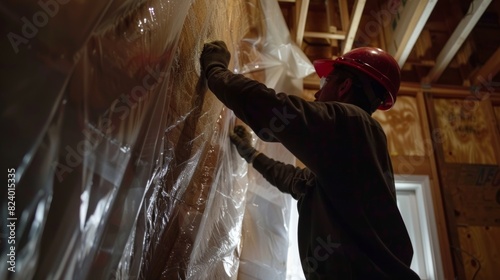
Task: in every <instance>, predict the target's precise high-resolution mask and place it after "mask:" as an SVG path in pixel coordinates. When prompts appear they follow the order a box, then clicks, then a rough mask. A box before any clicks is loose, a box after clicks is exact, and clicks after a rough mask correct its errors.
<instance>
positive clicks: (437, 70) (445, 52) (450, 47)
mask: <svg viewBox="0 0 500 280" xmlns="http://www.w3.org/2000/svg"><path fill="white" fill-rule="evenodd" d="M491 1H492V0H475V1H473V2H472V3H471V4H470V7H469V12H468V13H467V14H466V15H465V16H464V17H463V18H462V20H461V21H460V23H459V24H458V26H457V28H455V31H454V32H453V34H452V35H451V37H450V38H449V39H448V41H447V42H446V44H445V45H444V47H443V49H442V50H441V52H440V53H439V55H438V57H437V59H436V65H435V66H434V68H432V69H431V71H430V72H429V74H428V75H427V77H426V78H425V81H424V82H425V83H432V82H435V81H437V80H438V79H439V77H441V74H443V71H444V70H445V68H446V67H447V66H448V64H449V63H450V61H451V60H452V59H453V57H455V55H456V53H457V51H458V50H459V49H460V47H461V46H462V44H463V43H464V41H465V39H467V36H469V34H470V32H471V31H472V29H473V28H474V26H475V25H476V23H477V22H478V20H479V18H480V17H481V15H482V14H483V13H484V11H485V10H486V8H488V5H489V4H490V3H491Z"/></svg>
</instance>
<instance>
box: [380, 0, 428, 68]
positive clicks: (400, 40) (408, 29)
mask: <svg viewBox="0 0 500 280" xmlns="http://www.w3.org/2000/svg"><path fill="white" fill-rule="evenodd" d="M437 1H438V0H424V1H409V2H408V4H407V6H406V7H405V11H404V14H403V16H401V23H398V27H397V30H396V31H395V32H394V36H393V38H392V40H393V43H394V44H390V45H389V46H390V47H391V48H392V47H396V50H395V51H394V50H389V51H390V52H391V53H392V54H393V56H394V58H395V59H396V61H397V62H398V64H399V67H403V65H404V64H405V62H406V60H407V59H408V56H409V55H410V53H411V51H412V50H413V47H414V46H415V43H416V42H417V39H418V37H419V36H420V33H421V32H422V29H423V28H424V26H425V24H426V23H427V20H428V19H429V16H430V15H431V13H432V11H433V10H434V7H435V6H436V3H437ZM401 33H402V34H401ZM398 34H401V35H398Z"/></svg>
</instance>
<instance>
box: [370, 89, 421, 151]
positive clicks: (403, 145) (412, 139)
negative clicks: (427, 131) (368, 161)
mask: <svg viewBox="0 0 500 280" xmlns="http://www.w3.org/2000/svg"><path fill="white" fill-rule="evenodd" d="M373 117H374V118H375V119H376V120H378V121H379V122H380V124H381V125H382V128H383V129H384V131H385V133H386V135H387V145H388V148H389V153H390V155H391V156H399V155H402V156H425V155H426V151H425V145H424V143H425V142H424V137H423V134H422V124H421V117H420V113H419V108H418V104H417V99H416V98H415V97H413V96H399V97H398V99H397V102H396V104H395V105H394V107H393V108H392V109H391V110H389V111H376V112H375V113H373Z"/></svg>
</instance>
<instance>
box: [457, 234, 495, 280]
mask: <svg viewBox="0 0 500 280" xmlns="http://www.w3.org/2000/svg"><path fill="white" fill-rule="evenodd" d="M458 234H459V237H460V244H461V246H460V247H459V248H458V247H455V248H453V249H454V251H455V253H457V254H460V255H461V257H462V260H463V266H464V269H465V274H466V279H475V280H491V279H497V278H498V275H499V272H500V246H498V245H497V244H498V242H499V240H500V227H474V226H472V227H471V226H466V227H459V228H458Z"/></svg>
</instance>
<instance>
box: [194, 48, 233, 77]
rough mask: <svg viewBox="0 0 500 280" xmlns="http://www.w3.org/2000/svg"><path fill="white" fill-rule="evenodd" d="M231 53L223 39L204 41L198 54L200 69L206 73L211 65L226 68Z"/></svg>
mask: <svg viewBox="0 0 500 280" xmlns="http://www.w3.org/2000/svg"><path fill="white" fill-rule="evenodd" d="M229 60H231V53H230V52H229V51H228V49H227V46H226V43H224V42H223V41H213V42H210V43H205V45H204V46H203V51H202V52H201V56H200V65H201V70H202V71H203V72H205V75H207V74H208V73H209V72H210V69H212V68H213V67H217V66H218V67H222V68H227V66H228V65H229Z"/></svg>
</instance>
